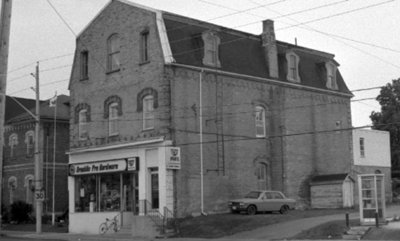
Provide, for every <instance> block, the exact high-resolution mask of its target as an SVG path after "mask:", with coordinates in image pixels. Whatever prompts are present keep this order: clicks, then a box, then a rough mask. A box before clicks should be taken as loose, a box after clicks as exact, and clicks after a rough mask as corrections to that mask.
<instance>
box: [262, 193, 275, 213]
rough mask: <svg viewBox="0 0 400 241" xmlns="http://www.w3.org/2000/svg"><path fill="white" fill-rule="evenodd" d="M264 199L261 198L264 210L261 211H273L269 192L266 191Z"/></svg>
mask: <svg viewBox="0 0 400 241" xmlns="http://www.w3.org/2000/svg"><path fill="white" fill-rule="evenodd" d="M264 195H265V199H264V200H263V205H264V210H263V211H273V210H274V209H273V205H274V203H273V197H272V194H271V193H270V192H266V193H265V194H264Z"/></svg>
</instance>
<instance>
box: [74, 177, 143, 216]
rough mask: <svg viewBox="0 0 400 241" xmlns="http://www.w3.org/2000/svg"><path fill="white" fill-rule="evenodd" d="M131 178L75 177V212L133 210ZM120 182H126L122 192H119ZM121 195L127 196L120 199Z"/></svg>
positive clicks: (133, 190)
mask: <svg viewBox="0 0 400 241" xmlns="http://www.w3.org/2000/svg"><path fill="white" fill-rule="evenodd" d="M132 178H133V177H132ZM132 178H124V179H123V176H122V174H121V173H111V174H102V175H85V176H77V177H76V178H75V212H112V211H132V210H134V209H135V208H136V204H135V203H136V202H135V201H134V197H135V196H134V195H133V192H135V188H133V187H132V185H133V180H132ZM122 180H125V181H126V182H127V183H123V184H124V185H122V188H123V192H122V191H121V181H122ZM135 181H137V180H135ZM122 193H125V195H127V196H126V197H122ZM128 196H129V197H128Z"/></svg>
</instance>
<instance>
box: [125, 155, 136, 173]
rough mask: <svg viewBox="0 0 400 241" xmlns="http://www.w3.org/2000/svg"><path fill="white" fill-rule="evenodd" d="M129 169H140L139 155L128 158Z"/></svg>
mask: <svg viewBox="0 0 400 241" xmlns="http://www.w3.org/2000/svg"><path fill="white" fill-rule="evenodd" d="M127 162H128V171H139V157H138V156H135V157H130V158H128V159H127Z"/></svg>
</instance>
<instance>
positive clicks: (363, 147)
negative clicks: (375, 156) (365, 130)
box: [360, 137, 365, 157]
mask: <svg viewBox="0 0 400 241" xmlns="http://www.w3.org/2000/svg"><path fill="white" fill-rule="evenodd" d="M360 157H365V142H364V137H360Z"/></svg>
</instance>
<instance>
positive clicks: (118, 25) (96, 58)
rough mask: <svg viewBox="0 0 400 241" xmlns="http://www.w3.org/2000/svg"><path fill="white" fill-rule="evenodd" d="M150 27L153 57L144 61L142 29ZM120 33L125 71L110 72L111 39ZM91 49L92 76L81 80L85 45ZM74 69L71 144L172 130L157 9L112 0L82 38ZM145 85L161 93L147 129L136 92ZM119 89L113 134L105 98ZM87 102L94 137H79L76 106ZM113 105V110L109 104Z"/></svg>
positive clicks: (102, 142)
mask: <svg viewBox="0 0 400 241" xmlns="http://www.w3.org/2000/svg"><path fill="white" fill-rule="evenodd" d="M146 29H147V30H148V31H149V56H150V57H149V60H150V61H149V62H148V63H141V62H140V58H139V56H140V52H139V50H140V33H141V32H142V31H144V30H146ZM114 33H117V34H118V35H119V36H120V66H121V67H120V71H117V72H114V73H107V68H106V66H107V61H106V59H107V54H106V53H107V39H108V38H109V36H111V35H112V34H114ZM84 50H87V51H88V52H89V78H88V79H86V80H80V75H79V73H80V69H79V66H80V60H79V53H80V51H84ZM76 53H77V54H76V56H75V59H74V66H75V67H74V69H73V72H72V75H71V82H70V90H71V120H70V124H71V127H72V128H71V132H70V136H71V139H70V145H71V148H81V147H89V146H101V145H107V144H108V143H119V142H130V141H136V140H143V139H148V138H153V137H155V136H160V135H165V134H168V128H167V127H168V125H169V98H170V97H169V85H168V82H165V81H164V80H165V79H164V75H163V71H162V65H163V64H162V63H163V57H162V50H161V46H160V40H159V37H158V32H157V29H156V17H155V14H154V13H152V12H148V11H145V10H142V9H136V8H130V7H126V5H124V4H122V3H120V2H113V3H112V4H111V5H110V6H109V7H108V8H107V9H105V11H104V12H102V13H101V14H100V15H99V16H98V17H97V18H96V19H95V20H94V21H93V22H92V23H91V25H90V28H88V29H87V30H86V31H84V32H83V33H82V34H81V35H80V37H79V38H78V39H77V52H76ZM145 88H152V89H154V90H155V91H157V93H158V107H157V109H156V117H155V118H156V123H155V126H156V128H155V129H154V130H149V131H143V122H142V114H143V113H142V112H138V111H137V95H138V94H139V93H140V92H141V91H142V90H143V89H145ZM112 95H118V96H119V97H120V98H121V100H122V116H120V120H119V135H118V136H116V137H113V138H109V137H108V119H107V118H104V111H105V110H104V101H105V100H106V99H107V97H109V96H112ZM80 103H86V104H88V105H89V106H90V108H91V122H90V123H89V127H88V132H89V138H88V139H87V140H85V141H80V140H79V139H78V125H77V124H76V123H75V111H74V110H75V109H74V108H75V107H76V106H77V105H78V104H80ZM106 111H108V110H106Z"/></svg>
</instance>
